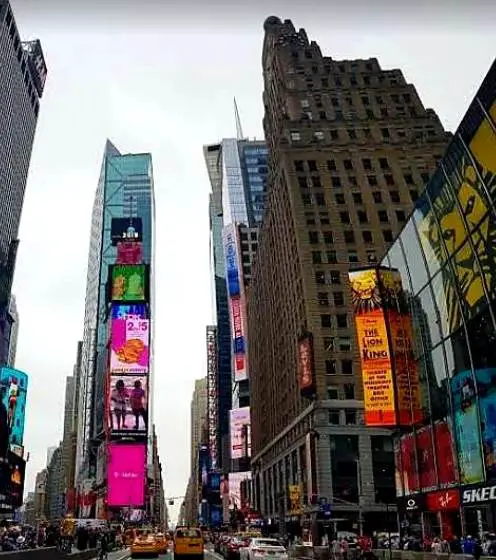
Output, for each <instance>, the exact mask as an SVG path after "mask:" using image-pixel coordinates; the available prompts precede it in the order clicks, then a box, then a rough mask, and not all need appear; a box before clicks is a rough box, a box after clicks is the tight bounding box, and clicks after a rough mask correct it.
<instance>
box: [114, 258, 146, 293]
mask: <svg viewBox="0 0 496 560" xmlns="http://www.w3.org/2000/svg"><path fill="white" fill-rule="evenodd" d="M147 273H148V270H147V267H146V266H145V265H144V264H115V265H111V266H110V283H111V290H110V292H111V299H112V301H131V302H139V301H145V300H146V297H147V281H148V274H147Z"/></svg>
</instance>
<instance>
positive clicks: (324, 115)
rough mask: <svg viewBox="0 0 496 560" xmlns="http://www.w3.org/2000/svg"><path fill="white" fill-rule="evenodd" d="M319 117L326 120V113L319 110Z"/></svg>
mask: <svg viewBox="0 0 496 560" xmlns="http://www.w3.org/2000/svg"><path fill="white" fill-rule="evenodd" d="M319 119H320V120H321V121H325V120H327V115H326V112H325V111H319Z"/></svg>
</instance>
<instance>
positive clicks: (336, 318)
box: [320, 313, 348, 373]
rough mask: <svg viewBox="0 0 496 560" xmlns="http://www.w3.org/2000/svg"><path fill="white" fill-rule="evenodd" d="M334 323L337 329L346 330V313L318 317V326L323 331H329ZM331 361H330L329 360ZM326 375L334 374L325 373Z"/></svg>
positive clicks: (325, 314)
mask: <svg viewBox="0 0 496 560" xmlns="http://www.w3.org/2000/svg"><path fill="white" fill-rule="evenodd" d="M334 322H335V323H336V327H337V328H338V329H347V328H348V315H347V314H346V313H337V314H336V315H330V314H329V313H324V314H323V315H321V316H320V325H321V327H322V328H324V329H330V328H332V327H333V326H334V325H333V323H334ZM330 361H332V360H330ZM327 373H336V372H330V371H327Z"/></svg>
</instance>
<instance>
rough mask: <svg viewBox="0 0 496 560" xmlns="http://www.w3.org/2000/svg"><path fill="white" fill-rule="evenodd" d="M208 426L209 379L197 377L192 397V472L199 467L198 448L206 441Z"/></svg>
mask: <svg viewBox="0 0 496 560" xmlns="http://www.w3.org/2000/svg"><path fill="white" fill-rule="evenodd" d="M206 427H207V379H206V378H203V379H197V380H196V381H195V389H194V391H193V397H192V398H191V438H190V439H191V452H190V456H191V472H194V471H195V470H196V469H197V468H198V448H199V447H200V444H202V443H205V441H204V436H205V430H206Z"/></svg>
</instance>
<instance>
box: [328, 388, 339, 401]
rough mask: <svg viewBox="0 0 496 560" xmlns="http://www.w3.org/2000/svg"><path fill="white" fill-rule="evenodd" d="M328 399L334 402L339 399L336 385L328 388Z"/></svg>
mask: <svg viewBox="0 0 496 560" xmlns="http://www.w3.org/2000/svg"><path fill="white" fill-rule="evenodd" d="M327 398H328V399H330V400H333V401H335V400H337V399H338V398H339V393H338V388H337V387H336V386H335V385H330V386H329V387H327Z"/></svg>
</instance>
